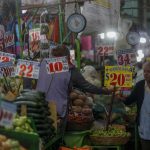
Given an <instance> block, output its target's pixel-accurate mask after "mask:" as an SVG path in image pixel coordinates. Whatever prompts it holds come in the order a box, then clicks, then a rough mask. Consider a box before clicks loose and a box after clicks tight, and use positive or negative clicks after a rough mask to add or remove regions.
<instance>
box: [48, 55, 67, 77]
mask: <svg viewBox="0 0 150 150" xmlns="http://www.w3.org/2000/svg"><path fill="white" fill-rule="evenodd" d="M46 69H47V73H48V74H53V73H61V72H67V71H69V66H68V61H67V59H66V57H58V58H50V59H46Z"/></svg>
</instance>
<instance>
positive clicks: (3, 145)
mask: <svg viewBox="0 0 150 150" xmlns="http://www.w3.org/2000/svg"><path fill="white" fill-rule="evenodd" d="M0 150H27V149H26V148H24V147H23V146H21V145H20V143H19V142H18V141H17V140H13V139H10V138H7V137H6V136H4V135H0Z"/></svg>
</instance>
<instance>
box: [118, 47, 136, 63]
mask: <svg viewBox="0 0 150 150" xmlns="http://www.w3.org/2000/svg"><path fill="white" fill-rule="evenodd" d="M116 54H117V63H118V65H133V64H134V63H135V62H136V53H135V51H134V50H132V49H124V50H118V51H117V52H116Z"/></svg>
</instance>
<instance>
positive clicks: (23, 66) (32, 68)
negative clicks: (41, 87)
mask: <svg viewBox="0 0 150 150" xmlns="http://www.w3.org/2000/svg"><path fill="white" fill-rule="evenodd" d="M39 69H40V63H39V62H36V61H28V60H23V59H19V60H18V63H17V69H16V76H23V77H26V78H33V79H38V78H39Z"/></svg>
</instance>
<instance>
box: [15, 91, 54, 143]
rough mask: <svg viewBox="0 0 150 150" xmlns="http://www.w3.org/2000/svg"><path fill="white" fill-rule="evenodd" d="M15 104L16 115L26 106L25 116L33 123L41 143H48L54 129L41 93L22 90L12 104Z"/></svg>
mask: <svg viewBox="0 0 150 150" xmlns="http://www.w3.org/2000/svg"><path fill="white" fill-rule="evenodd" d="M14 103H15V104H17V109H18V113H19V114H20V113H22V109H21V108H22V107H23V106H26V115H27V117H29V118H32V119H33V121H34V123H35V128H36V130H37V133H38V134H39V136H40V137H41V139H42V141H43V143H47V142H49V139H50V138H51V137H53V136H54V134H55V133H54V132H55V128H54V127H53V125H52V124H53V120H52V119H51V118H50V115H51V114H50V111H49V107H48V102H46V101H45V97H44V94H43V93H40V92H36V91H30V90H24V91H22V92H21V94H20V96H19V97H17V99H16V100H15V102H14Z"/></svg>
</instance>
